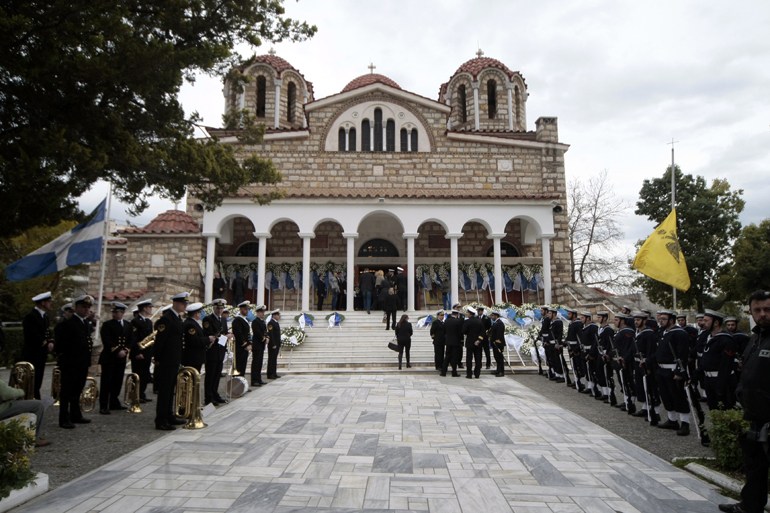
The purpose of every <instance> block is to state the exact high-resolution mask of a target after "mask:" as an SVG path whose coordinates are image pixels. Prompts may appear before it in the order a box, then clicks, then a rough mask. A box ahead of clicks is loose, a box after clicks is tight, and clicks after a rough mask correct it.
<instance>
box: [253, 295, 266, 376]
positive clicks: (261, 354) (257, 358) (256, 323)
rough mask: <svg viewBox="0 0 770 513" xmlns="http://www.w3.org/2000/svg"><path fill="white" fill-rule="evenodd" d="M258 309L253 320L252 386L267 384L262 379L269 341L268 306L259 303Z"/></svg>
mask: <svg viewBox="0 0 770 513" xmlns="http://www.w3.org/2000/svg"><path fill="white" fill-rule="evenodd" d="M256 310H257V318H256V319H254V320H253V321H251V386H253V387H261V386H262V385H264V384H265V382H264V381H262V364H263V363H264V361H265V347H266V346H267V342H268V338H267V324H266V323H265V310H267V306H265V305H259V306H258V307H257V308H256ZM268 356H269V353H268Z"/></svg>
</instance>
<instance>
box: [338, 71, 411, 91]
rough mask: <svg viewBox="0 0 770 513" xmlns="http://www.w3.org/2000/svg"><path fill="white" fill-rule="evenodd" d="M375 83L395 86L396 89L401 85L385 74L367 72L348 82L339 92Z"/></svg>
mask: <svg viewBox="0 0 770 513" xmlns="http://www.w3.org/2000/svg"><path fill="white" fill-rule="evenodd" d="M376 83H380V84H385V85H389V86H390V87H395V88H396V89H401V86H400V85H398V84H397V83H396V81H395V80H392V79H390V78H388V77H386V76H385V75H380V74H379V73H367V74H366V75H361V76H360V77H358V78H354V79H353V80H351V81H350V82H348V85H346V86H345V87H343V88H342V91H341V92H343V93H347V92H348V91H352V90H353V89H358V88H361V87H365V86H368V85H370V84H376Z"/></svg>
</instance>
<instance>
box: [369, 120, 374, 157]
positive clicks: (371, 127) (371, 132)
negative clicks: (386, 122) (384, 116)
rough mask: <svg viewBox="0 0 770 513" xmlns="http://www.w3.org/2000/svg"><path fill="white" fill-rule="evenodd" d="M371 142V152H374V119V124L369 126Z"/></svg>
mask: <svg viewBox="0 0 770 513" xmlns="http://www.w3.org/2000/svg"><path fill="white" fill-rule="evenodd" d="M369 141H370V142H369V145H370V147H369V151H374V119H372V122H371V124H370V125H369Z"/></svg>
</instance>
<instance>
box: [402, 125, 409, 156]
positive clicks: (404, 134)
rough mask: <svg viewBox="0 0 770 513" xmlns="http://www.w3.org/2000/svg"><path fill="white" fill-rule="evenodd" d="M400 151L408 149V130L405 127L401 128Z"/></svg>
mask: <svg viewBox="0 0 770 513" xmlns="http://www.w3.org/2000/svg"><path fill="white" fill-rule="evenodd" d="M401 151H409V132H408V131H407V129H406V128H402V129H401Z"/></svg>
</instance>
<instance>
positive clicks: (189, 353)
mask: <svg viewBox="0 0 770 513" xmlns="http://www.w3.org/2000/svg"><path fill="white" fill-rule="evenodd" d="M185 310H186V311H187V318H186V319H185V320H184V324H183V326H184V340H183V342H182V366H183V367H192V368H194V369H195V370H197V371H198V372H200V371H201V369H202V368H203V362H204V361H205V360H206V349H208V346H209V344H210V343H212V342H211V341H210V340H209V337H208V335H206V334H205V333H204V332H203V322H202V321H201V314H202V313H203V303H191V304H189V305H187V308H186V309H185Z"/></svg>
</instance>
